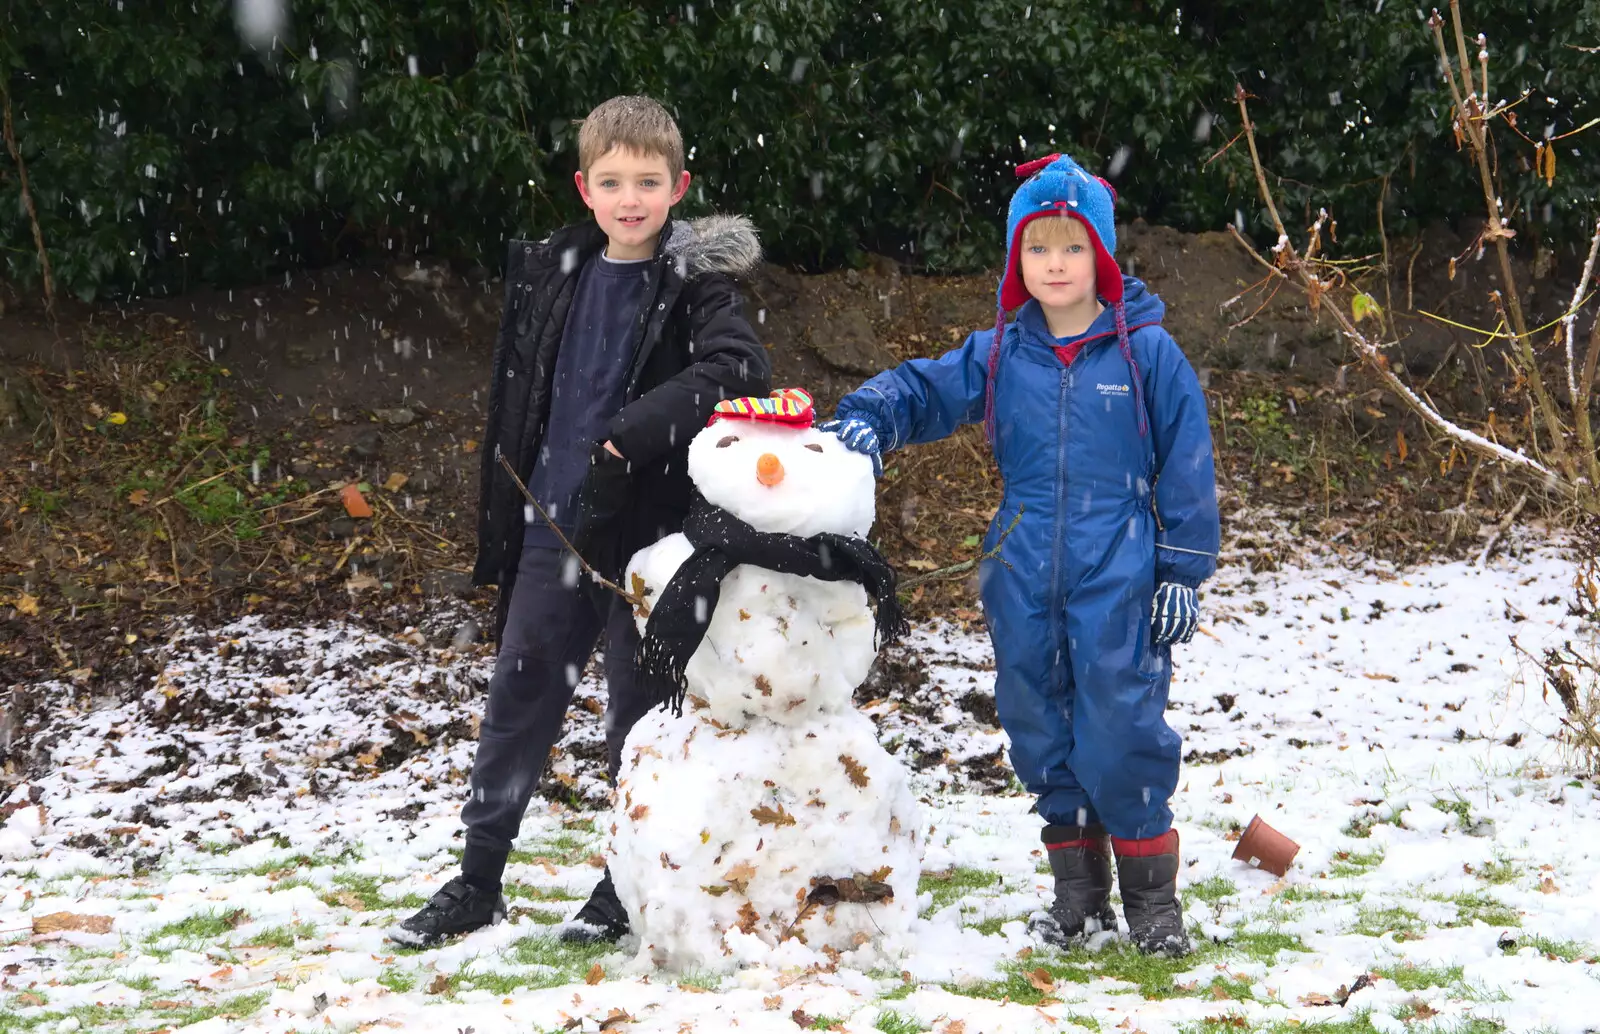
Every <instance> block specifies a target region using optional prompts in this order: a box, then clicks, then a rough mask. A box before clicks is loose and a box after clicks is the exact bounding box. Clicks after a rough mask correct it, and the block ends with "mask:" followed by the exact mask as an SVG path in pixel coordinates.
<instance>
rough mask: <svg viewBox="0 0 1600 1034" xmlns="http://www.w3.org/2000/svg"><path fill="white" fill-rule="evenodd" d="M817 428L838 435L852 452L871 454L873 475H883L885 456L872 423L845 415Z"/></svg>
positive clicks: (825, 421) (823, 423) (825, 422)
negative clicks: (881, 453)
mask: <svg viewBox="0 0 1600 1034" xmlns="http://www.w3.org/2000/svg"><path fill="white" fill-rule="evenodd" d="M817 430H819V431H827V432H828V433H829V434H833V435H837V436H838V438H839V440H840V441H841V442H843V443H844V447H845V448H846V449H849V450H850V451H851V452H859V453H861V454H863V455H866V456H871V457H872V476H873V477H883V457H882V456H881V455H879V449H880V446H879V445H878V431H877V429H876V428H874V427H873V426H872V425H871V424H869V423H867V422H866V421H865V420H862V419H859V418H857V417H845V418H844V419H842V420H841V419H840V418H838V417H834V418H833V419H832V420H824V421H823V422H822V423H820V424H818V425H817Z"/></svg>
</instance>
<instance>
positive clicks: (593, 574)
mask: <svg viewBox="0 0 1600 1034" xmlns="http://www.w3.org/2000/svg"><path fill="white" fill-rule="evenodd" d="M500 466H502V467H504V468H505V472H506V473H507V474H510V475H511V480H512V481H514V482H516V485H517V488H518V489H519V490H521V492H522V498H524V499H526V500H527V501H528V505H529V506H531V507H533V508H534V510H535V512H537V513H538V514H539V516H540V517H543V518H544V522H545V523H546V524H548V525H549V526H550V530H551V531H553V532H554V533H555V536H556V538H558V539H560V540H561V544H562V545H563V546H565V547H566V548H567V552H569V553H571V554H572V555H573V556H574V557H577V559H578V566H580V567H582V568H583V569H584V571H585V572H586V573H587V574H588V575H589V577H590V578H593V579H594V580H595V582H596V583H597V584H599V585H601V586H603V587H605V588H607V589H610V590H611V591H612V592H614V593H616V594H617V595H618V596H621V597H622V598H623V599H625V600H627V601H628V602H629V603H630V604H632V605H633V606H634V607H642V606H644V597H643V596H637V595H635V594H633V593H631V592H629V591H628V590H627V589H624V588H623V587H622V586H620V585H618V584H617V583H616V582H614V581H612V580H611V579H609V578H607V577H606V576H605V575H603V574H601V573H600V572H599V571H596V570H595V569H594V568H593V567H591V566H590V565H589V561H587V560H585V559H584V558H583V554H582V553H579V552H578V547H577V546H574V545H573V544H572V543H571V541H569V540H568V539H567V536H566V534H565V533H564V532H563V531H562V530H561V526H560V525H558V524H557V523H556V522H555V521H553V520H551V519H550V515H549V514H548V513H545V512H544V507H542V506H540V505H539V500H537V499H535V498H534V497H533V493H532V492H530V491H528V486H527V485H524V484H523V483H522V479H521V478H519V477H517V472H516V470H515V469H513V468H512V466H511V461H510V460H508V459H506V458H505V457H504V456H501V457H500Z"/></svg>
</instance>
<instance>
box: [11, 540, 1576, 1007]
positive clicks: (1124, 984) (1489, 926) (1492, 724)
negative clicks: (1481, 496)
mask: <svg viewBox="0 0 1600 1034" xmlns="http://www.w3.org/2000/svg"><path fill="white" fill-rule="evenodd" d="M1570 584H1571V574H1570V568H1569V567H1568V566H1567V565H1566V564H1565V563H1564V562H1563V561H1562V560H1561V559H1560V558H1559V556H1558V554H1557V552H1556V550H1555V549H1554V548H1553V547H1545V546H1538V545H1537V544H1535V545H1534V546H1533V547H1531V548H1529V549H1528V550H1527V551H1526V552H1525V553H1524V554H1523V555H1521V556H1520V557H1518V558H1515V559H1501V560H1498V561H1496V562H1494V563H1493V564H1492V565H1491V566H1490V568H1489V569H1487V570H1482V569H1478V568H1473V567H1469V566H1466V565H1462V564H1449V565H1441V566H1435V567H1429V568H1425V569H1417V570H1411V571H1396V570H1392V569H1388V568H1385V567H1383V566H1382V565H1376V564H1371V563H1362V562H1357V561H1354V560H1351V561H1349V562H1348V566H1347V565H1346V564H1342V563H1340V562H1339V561H1338V560H1337V558H1333V557H1330V558H1328V559H1324V560H1320V561H1317V562H1314V563H1313V562H1308V563H1307V564H1306V566H1302V567H1286V568H1283V569H1281V570H1277V571H1273V572H1269V573H1260V574H1251V573H1250V571H1249V569H1248V568H1247V567H1244V566H1238V567H1230V568H1226V569H1225V570H1224V571H1223V573H1222V574H1221V575H1220V576H1219V578H1218V579H1217V581H1216V582H1215V583H1213V585H1212V586H1211V587H1210V591H1209V592H1208V594H1207V597H1206V601H1205V602H1206V607H1207V614H1206V619H1205V623H1206V625H1207V628H1208V630H1209V632H1210V633H1212V634H1211V635H1210V636H1200V637H1198V638H1197V640H1196V642H1195V643H1194V644H1193V645H1192V646H1191V647H1189V648H1187V649H1186V650H1184V651H1183V652H1182V653H1181V654H1180V657H1179V670H1178V679H1177V682H1176V684H1175V686H1174V694H1173V696H1174V700H1173V710H1172V713H1171V715H1170V718H1171V720H1172V722H1173V724H1174V726H1175V727H1176V728H1177V729H1178V730H1179V731H1180V732H1181V733H1182V734H1183V735H1184V737H1185V751H1186V752H1187V754H1188V759H1189V762H1188V764H1187V765H1186V767H1185V771H1184V776H1183V780H1182V782H1181V784H1180V791H1179V793H1178V796H1177V798H1176V800H1175V802H1174V806H1175V809H1176V811H1177V814H1178V825H1179V829H1180V830H1181V832H1182V836H1183V855H1184V860H1185V863H1186V865H1185V869H1184V871H1183V873H1182V875H1181V877H1180V878H1181V880H1182V882H1183V887H1184V899H1185V903H1186V908H1187V914H1188V918H1189V923H1190V928H1191V932H1192V933H1193V934H1194V936H1195V938H1196V941H1197V951H1196V953H1195V954H1194V955H1192V956H1190V957H1188V958H1186V959H1182V960H1165V959H1151V958H1146V957H1144V956H1140V955H1138V954H1136V953H1134V952H1132V951H1130V950H1129V949H1128V948H1127V947H1126V944H1125V942H1122V941H1119V940H1117V939H1116V938H1115V937H1113V936H1110V935H1102V936H1101V937H1100V938H1099V939H1098V941H1097V942H1096V943H1091V944H1090V945H1088V946H1086V947H1085V948H1083V949H1080V950H1077V951H1073V952H1070V953H1063V952H1058V951H1052V950H1044V949H1041V948H1040V947H1038V946H1037V945H1035V944H1033V943H1032V942H1031V940H1030V939H1029V937H1028V935H1027V933H1026V929H1025V927H1026V921H1027V918H1028V916H1029V914H1030V913H1032V912H1034V911H1035V910H1037V909H1039V908H1041V907H1043V906H1044V905H1046V904H1047V903H1048V900H1049V893H1050V877H1049V875H1048V867H1047V866H1045V865H1044V859H1043V855H1042V853H1041V852H1040V850H1039V844H1038V836H1037V831H1038V827H1039V822H1038V819H1037V817H1036V816H1032V815H1030V814H1028V807H1029V804H1030V801H1029V799H1028V798H1026V797H1025V796H1021V795H1019V794H1017V793H1015V792H1014V791H1010V790H1006V789H1003V787H1005V786H1006V785H1007V783H1008V781H1007V780H1003V779H1000V778H997V777H996V776H995V773H994V770H993V769H994V766H993V765H992V764H990V763H988V762H987V761H985V760H984V759H986V758H989V757H991V756H992V755H993V752H994V751H995V750H997V749H999V748H1000V747H1002V746H1003V745H1004V739H1003V736H1002V734H1001V733H1000V732H999V731H998V730H997V729H994V728H993V727H992V726H990V725H988V724H986V721H992V720H993V719H992V714H990V713H988V712H986V710H985V708H984V707H983V706H982V703H983V699H984V698H985V697H986V696H987V694H988V693H989V692H990V689H991V687H992V684H993V673H992V670H990V655H989V652H988V649H987V645H986V642H985V641H984V640H983V639H982V637H981V636H979V637H974V636H968V635H963V634H961V633H960V632H958V631H957V630H955V629H953V628H950V627H944V626H940V627H932V628H924V629H921V630H919V631H918V632H917V633H916V634H915V635H914V637H913V640H912V642H911V643H910V644H909V646H908V648H907V649H908V653H907V655H906V657H904V658H902V659H901V660H902V662H903V663H904V664H907V665H911V666H913V667H920V668H921V669H922V670H923V672H924V673H925V677H926V678H927V680H928V684H927V685H926V686H924V687H922V688H920V689H918V690H917V691H916V692H914V693H911V694H908V695H904V696H902V697H899V698H896V697H885V698H883V699H879V700H876V701H875V702H873V703H872V704H870V705H869V706H867V707H866V710H867V712H868V713H869V714H872V715H873V716H874V718H875V719H876V720H877V721H878V724H879V730H880V736H881V738H882V739H883V740H884V742H885V743H886V745H889V746H890V747H891V750H892V751H893V752H894V753H895V754H896V755H897V756H899V757H900V758H901V759H902V760H903V761H905V762H906V763H907V765H908V767H911V768H913V769H915V770H916V774H915V779H916V784H915V785H916V786H917V787H918V789H919V792H920V793H921V794H922V795H923V807H924V809H925V818H926V820H927V821H928V823H929V825H930V826H931V827H932V828H931V836H930V838H929V845H930V846H929V849H928V853H927V856H926V858H925V859H924V863H923V870H924V872H923V876H922V881H921V885H920V887H919V895H918V901H917V910H918V914H919V916H920V919H919V920H918V924H917V926H916V928H915V930H914V936H913V938H912V939H911V941H910V942H909V943H906V944H903V945H901V946H900V947H901V949H902V950H903V954H902V955H901V957H900V958H899V959H898V961H897V962H896V963H895V964H894V965H892V966H885V967H883V968H881V969H878V970H874V971H872V972H868V973H861V972H856V971H851V970H848V969H838V970H833V969H832V968H831V967H820V968H812V969H810V970H806V971H785V970H781V969H768V968H755V969H746V970H744V971H742V972H740V973H738V974H736V975H734V976H732V977H728V978H726V979H723V978H717V977H710V976H706V975H696V974H687V975H683V976H678V977H668V976H665V975H659V974H658V975H655V976H653V977H651V978H649V979H645V978H640V977H633V976H627V975H625V974H623V972H622V965H623V962H624V959H625V955H624V954H623V953H621V952H616V951H612V950H609V949H607V948H573V947H569V946H565V945H562V944H560V943H559V941H557V940H556V939H555V938H554V936H553V933H554V925H555V924H556V923H557V922H559V921H560V920H562V919H564V918H566V917H567V916H568V915H570V913H571V911H572V910H573V909H574V908H575V907H576V902H577V900H579V899H581V898H582V897H583V896H584V895H585V894H586V893H587V892H588V890H589V887H590V886H591V885H592V883H593V881H594V879H595V878H596V877H597V875H598V873H599V870H598V869H597V868H595V867H594V862H596V861H598V852H599V851H600V849H601V848H602V847H603V840H602V833H601V831H600V829H599V827H598V825H597V822H596V819H595V816H594V814H593V813H588V812H584V811H579V810H575V809H574V808H573V807H572V806H571V804H572V803H576V802H578V801H581V800H583V799H593V797H594V796H595V795H596V794H597V793H598V792H599V791H598V784H597V783H596V782H595V775H594V772H595V768H596V761H597V757H598V755H597V752H596V749H595V748H596V746H597V745H598V743H599V740H600V736H599V723H598V717H597V715H596V713H595V712H596V711H597V710H598V699H597V694H598V693H599V692H600V691H599V689H598V687H597V686H595V685H594V684H593V683H592V682H589V681H586V682H585V683H584V685H583V686H582V687H580V692H579V696H578V698H577V700H576V701H575V704H574V707H573V710H572V715H571V723H570V726H569V729H568V732H567V735H566V737H565V738H564V739H563V754H562V756H561V758H560V759H559V761H558V764H557V766H556V771H557V778H558V779H559V780H560V782H561V783H563V784H565V787H564V789H565V790H566V791H567V792H570V794H571V799H572V800H571V802H570V803H557V802H553V801H551V800H549V799H547V798H546V799H536V800H535V802H534V805H533V807H532V808H531V809H530V813H529V816H528V819H527V822H526V823H525V826H524V835H523V837H522V839H521V840H520V841H519V843H518V850H517V853H516V854H515V855H514V856H513V858H512V864H511V866H510V868H509V870H508V879H509V881H510V882H509V884H508V888H507V895H508V898H509V900H510V904H511V907H512V914H511V917H510V919H509V921H508V922H506V923H504V924H502V925H500V926H497V927H494V928H491V929H488V930H485V931H482V932H480V933H478V934H475V935H473V936H470V937H467V938H465V939H463V940H461V941H458V942H456V943H453V944H449V945H446V946H444V947H442V948H439V949H436V950H427V951H414V950H407V949H400V948H398V947H396V946H395V945H392V944H388V943H386V942H385V941H384V939H383V929H384V928H385V927H386V926H387V925H388V924H390V923H392V922H393V921H394V920H396V919H397V918H400V917H401V916H403V915H404V914H406V913H407V912H408V911H409V910H411V909H413V908H415V907H417V906H418V905H419V904H420V903H421V902H422V901H423V900H425V899H426V897H427V896H428V895H429V894H430V893H432V891H433V890H434V889H436V888H437V887H438V886H439V885H440V884H441V883H442V882H443V881H444V880H446V879H448V878H449V877H450V876H451V875H452V873H453V871H454V868H455V866H456V865H457V863H458V860H459V845H460V839H459V835H458V832H459V822H458V820H457V813H458V810H459V805H460V801H461V798H462V795H463V792H464V785H465V774H466V772H467V770H468V768H469V767H470V762H471V752H472V737H473V735H474V733H475V716H476V715H477V714H478V713H479V711H480V709H481V706H482V691H483V685H484V682H485V679H486V676H487V672H488V664H489V662H488V660H487V657H486V655H484V654H483V653H482V652H473V651H467V652H455V651H451V650H447V649H438V648H434V647H430V646H428V645H427V643H426V641H425V640H424V639H423V638H422V637H421V636H420V635H414V636H400V637H386V636H380V635H375V634H373V633H370V632H364V631H361V630H358V629H353V628H328V627H320V628H282V629H276V630H273V629H267V628H264V627H263V626H262V625H260V624H259V623H257V622H253V621H243V622H239V623H237V624H235V625H232V626H230V627H228V628H226V629H222V630H219V631H217V632H203V631H198V630H192V629H191V630H182V631H180V632H178V633H175V635H174V637H173V639H172V641H171V642H170V643H169V644H168V645H167V646H166V647H165V650H166V654H165V656H164V658H163V662H164V666H165V673H164V674H163V676H162V677H161V678H160V679H159V680H158V681H157V682H155V683H154V684H152V685H151V686H149V687H147V688H146V689H145V691H144V692H143V693H142V695H138V696H137V699H133V700H132V702H126V703H115V702H106V703H102V704H101V705H99V706H97V707H95V708H93V709H90V710H87V711H82V712H79V711H75V710H73V708H72V704H71V701H72V699H73V698H72V694H71V693H70V692H69V691H68V688H67V687H65V686H57V687H33V688H34V689H35V690H41V689H42V690H43V691H44V692H47V693H54V694H55V695H57V697H58V698H59V701H60V704H59V709H58V710H59V714H58V716H57V718H56V719H55V720H54V722H53V725H52V728H51V729H50V730H49V731H48V733H47V734H46V735H45V736H44V737H43V739H42V742H43V744H44V749H46V750H47V751H48V753H49V755H50V757H51V758H52V760H53V765H52V767H51V769H50V770H49V772H48V773H47V774H46V775H44V776H42V777H41V778H40V779H39V780H38V781H37V782H36V783H33V784H30V785H25V786H19V787H17V788H15V789H14V790H13V791H12V793H11V794H10V796H9V798H8V800H7V803H6V804H5V805H4V806H3V807H4V809H5V811H6V812H7V813H8V814H9V817H8V818H7V820H6V823H5V827H4V829H3V830H0V857H3V859H4V860H3V861H0V895H3V896H0V981H3V983H0V1034H10V1032H13V1031H30V1032H31V1031H51V1032H54V1031H63V1032H70V1031H75V1030H82V1031H155V1030H163V1029H170V1030H178V1029H185V1030H191V1031H196V1032H199V1034H222V1032H228V1031H260V1032H268V1031H271V1032H280V1031H281V1032H290V1031H306V1032H309V1031H313V1030H315V1031H329V1030H336V1031H350V1030H399V1031H406V1030H414V1031H428V1032H435V1031H446V1032H449V1031H459V1030H465V1029H468V1028H471V1029H473V1030H474V1031H475V1032H476V1034H491V1032H499V1031H506V1032H510V1031H517V1032H519V1034H520V1032H527V1031H556V1030H567V1029H570V1030H586V1031H595V1030H599V1029H604V1030H616V1031H628V1030H636V1031H680V1030H701V1031H713V1030H715V1031H721V1030H729V1029H734V1025H735V1023H737V1029H738V1030H740V1031H757V1032H759V1031H783V1032H790V1031H795V1030H799V1029H830V1027H831V1028H832V1029H840V1030H847V1031H856V1032H866V1031H873V1030H877V1031H884V1032H887V1034H902V1032H913V1031H916V1032H920V1031H938V1032H949V1034H958V1032H960V1034H977V1032H979V1031H989V1032H999V1031H1005V1032H1011V1031H1057V1030H1080V1029H1081V1030H1091V1031H1104V1032H1106V1034H1111V1032H1114V1031H1119V1030H1126V1031H1134V1030H1142V1031H1146V1032H1149V1034H1156V1032H1160V1031H1184V1032H1194V1034H1211V1032H1216V1034H1222V1032H1231V1031H1235V1030H1265V1031H1274V1032H1287V1031H1290V1030H1299V1031H1306V1030H1315V1031H1321V1032H1347V1034H1368V1032H1374V1034H1393V1032H1396V1031H1400V1030H1428V1031H1439V1032H1479V1031H1483V1032H1487V1031H1499V1030H1511V1031H1551V1032H1560V1034H1566V1032H1573V1034H1576V1032H1579V1031H1584V1030H1591V1029H1594V1028H1595V1027H1596V1025H1597V1023H1600V963H1597V959H1600V803H1597V794H1596V789H1595V787H1594V785H1593V784H1592V783H1588V782H1584V781H1582V780H1580V779H1577V778H1574V777H1573V776H1572V774H1570V773H1569V772H1568V771H1567V770H1565V769H1564V768H1563V763H1564V760H1565V758H1564V755H1563V752H1562V748H1561V746H1560V745H1559V744H1558V743H1557V742H1556V740H1555V739H1554V737H1555V736H1556V735H1557V733H1558V731H1559V725H1558V721H1557V718H1558V716H1557V713H1556V711H1555V710H1554V709H1553V706H1552V704H1549V703H1546V702H1545V701H1543V700H1542V699H1541V697H1540V693H1539V691H1538V685H1537V683H1536V682H1531V681H1530V682H1524V681H1523V679H1522V676H1523V674H1524V672H1523V669H1522V668H1521V666H1520V665H1519V663H1518V661H1517V659H1516V655H1515V654H1514V652H1513V651H1512V650H1511V648H1510V644H1509V637H1510V636H1511V635H1516V636H1517V637H1518V639H1519V641H1520V642H1521V643H1522V644H1523V645H1524V646H1525V647H1527V648H1529V649H1530V650H1535V651H1537V647H1538V646H1539V645H1540V644H1541V643H1544V642H1546V641H1551V640H1555V641H1559V640H1560V639H1562V638H1571V637H1573V636H1574V635H1576V634H1577V631H1578V630H1577V628H1576V626H1575V623H1574V622H1575V619H1573V618H1572V617H1570V616H1569V615H1568V612H1567V599H1568V593H1569V591H1570ZM129 696H130V697H133V696H135V695H134V694H130V695H129ZM975 790H981V791H983V792H973V791H975ZM556 796H560V795H559V794H558V795H556ZM1255 814H1260V815H1261V816H1262V817H1263V818H1264V819H1265V820H1266V821H1268V822H1270V823H1271V824H1272V825H1273V826H1275V827H1276V828H1278V829H1279V830H1281V831H1282V832H1284V833H1286V834H1287V835H1289V836H1291V837H1293V838H1294V839H1296V840H1297V841H1298V842H1299V843H1300V844H1301V845H1302V847H1301V851H1300V854H1299V856H1298V858H1297V859H1296V861H1295V865H1294V867H1293V868H1292V869H1291V870H1290V872H1289V875H1288V876H1287V877H1286V878H1284V879H1281V880H1280V879H1277V878H1275V877H1273V876H1272V875H1270V874H1268V873H1264V872H1261V871H1258V870H1255V869H1251V868H1249V867H1247V866H1245V865H1243V864H1241V863H1239V862H1236V861H1234V860H1232V858H1231V854H1232V851H1233V847H1234V843H1233V841H1234V840H1236V839H1237V836H1238V831H1239V830H1241V829H1242V828H1243V826H1244V825H1245V824H1246V823H1248V821H1249V820H1250V818H1251V816H1252V815H1255ZM54 913H68V914H70V915H71V916H77V917H96V916H98V917H106V918H107V919H108V920H109V932H105V933H96V932H87V931H72V930H66V931H60V932H52V933H35V932H34V930H35V928H36V925H37V928H38V929H40V930H49V929H51V928H52V927H53V926H55V925H58V924H59V922H61V921H60V920H56V919H51V918H48V917H51V916H52V915H53V914H54ZM835 1025H836V1026H835Z"/></svg>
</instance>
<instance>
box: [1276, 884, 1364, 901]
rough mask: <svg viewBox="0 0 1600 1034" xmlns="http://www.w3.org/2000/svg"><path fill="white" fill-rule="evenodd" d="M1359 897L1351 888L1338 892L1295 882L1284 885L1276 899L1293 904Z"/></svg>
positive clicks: (1351, 899) (1348, 899) (1349, 899)
mask: <svg viewBox="0 0 1600 1034" xmlns="http://www.w3.org/2000/svg"><path fill="white" fill-rule="evenodd" d="M1360 897H1361V895H1360V894H1359V893H1358V892H1356V891H1353V890H1346V891H1338V892H1335V891H1331V890H1320V889H1318V888H1316V887H1312V886H1308V885H1306V884H1303V883H1302V884H1296V885H1295V886H1293V887H1285V888H1284V889H1283V891H1282V893H1280V894H1279V895H1278V900H1279V901H1288V902H1291V903H1294V904H1303V903H1306V902H1322V901H1355V900H1357V899H1358V898H1360Z"/></svg>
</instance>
